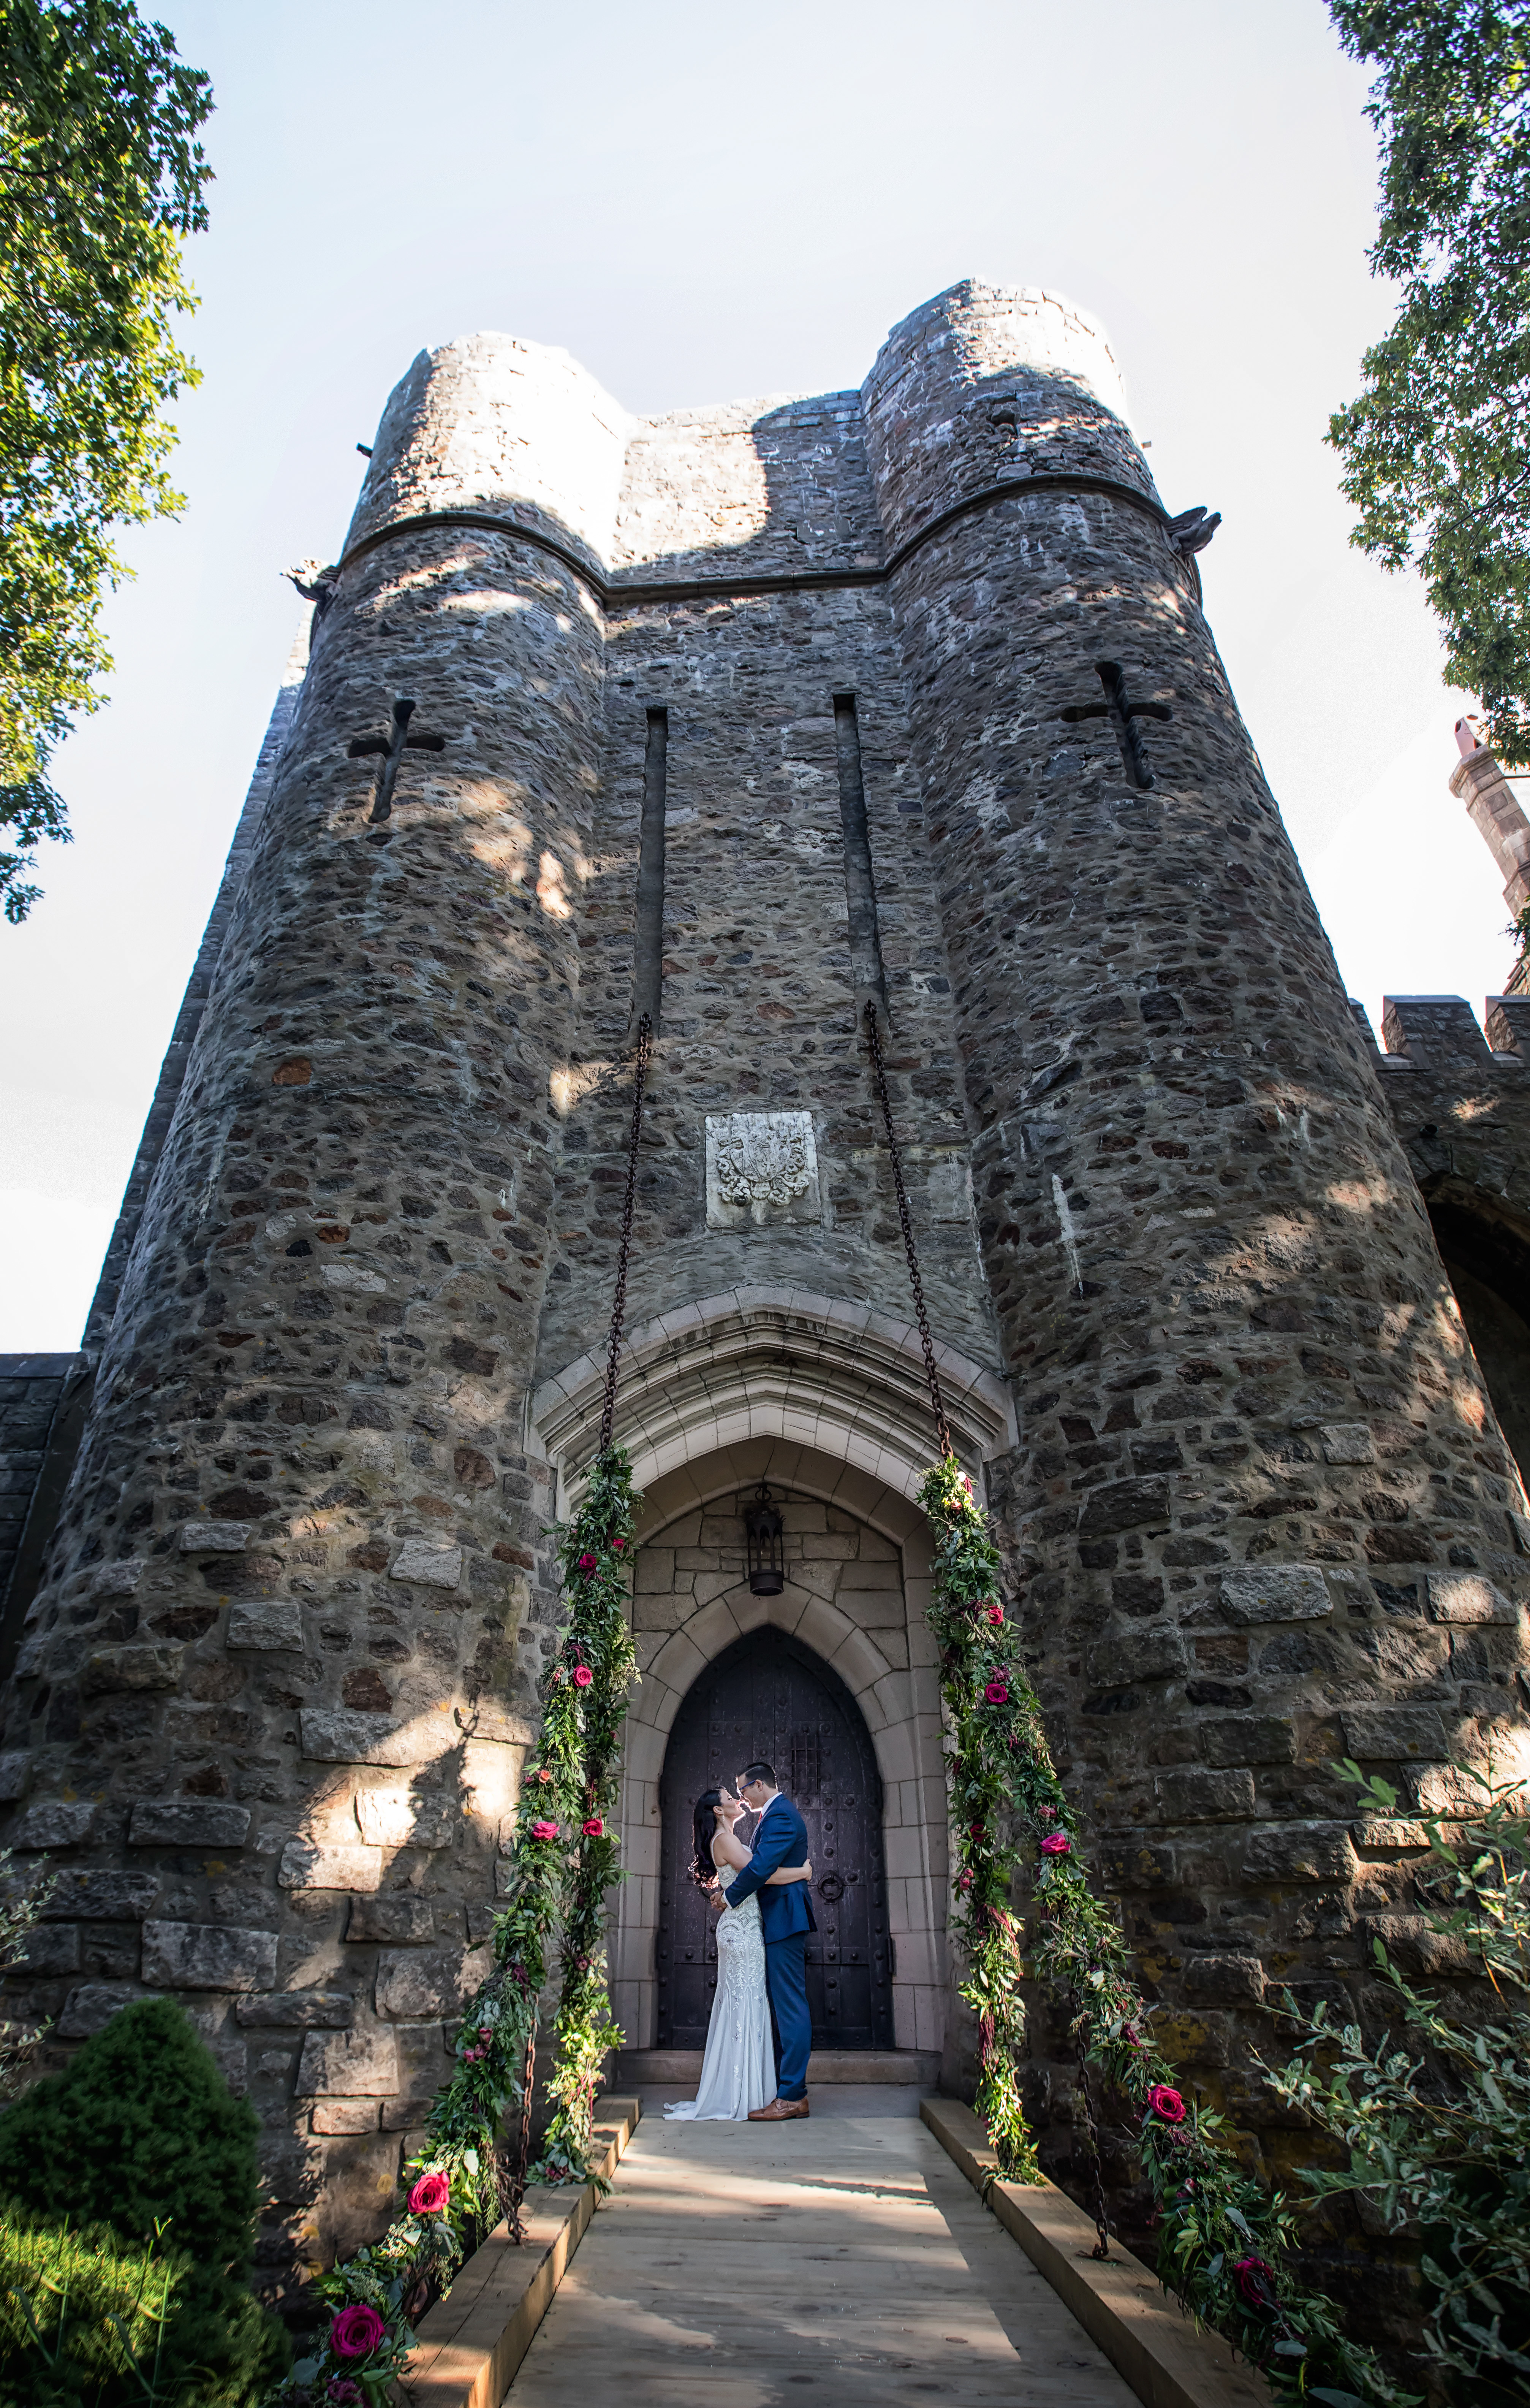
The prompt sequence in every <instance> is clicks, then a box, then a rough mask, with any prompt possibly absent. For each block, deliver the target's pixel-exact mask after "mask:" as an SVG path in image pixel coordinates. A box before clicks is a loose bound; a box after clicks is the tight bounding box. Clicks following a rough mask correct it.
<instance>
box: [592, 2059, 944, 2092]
mask: <svg viewBox="0 0 1530 2408" xmlns="http://www.w3.org/2000/svg"><path fill="white" fill-rule="evenodd" d="M939 2079H940V2052H939V2050H938V2049H934V2048H815V2049H814V2051H813V2053H812V2056H811V2057H809V2058H808V2088H809V2090H816V2089H817V2088H818V2086H819V2085H820V2083H822V2082H833V2083H841V2082H857V2083H885V2082H900V2083H901V2082H912V2083H915V2084H917V2085H918V2086H919V2088H920V2089H921V2090H933V2089H934V2088H935V2085H936V2084H937V2082H938V2081H939ZM700 2080H701V2051H700V2049H699V2048H624V2049H622V2050H621V2051H620V2052H619V2054H618V2056H617V2060H616V2077H615V2085H614V2086H615V2087H616V2088H617V2089H618V2090H622V2091H627V2090H646V2089H649V2088H658V2087H663V2086H665V2085H676V2084H678V2085H679V2087H678V2088H671V2089H670V2096H671V2098H674V2099H683V2098H684V2097H685V2094H686V2090H687V2088H689V2090H690V2093H691V2096H692V2097H693V2098H694V2096H695V2091H696V2085H697V2084H698V2083H699V2082H700Z"/></svg>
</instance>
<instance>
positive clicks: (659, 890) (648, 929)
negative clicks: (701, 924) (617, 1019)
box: [632, 703, 669, 1036]
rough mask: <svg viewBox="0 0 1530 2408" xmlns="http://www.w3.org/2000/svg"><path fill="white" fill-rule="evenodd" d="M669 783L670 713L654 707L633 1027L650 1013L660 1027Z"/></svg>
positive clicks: (641, 845)
mask: <svg viewBox="0 0 1530 2408" xmlns="http://www.w3.org/2000/svg"><path fill="white" fill-rule="evenodd" d="M668 779H669V713H668V711H667V710H665V709H664V708H663V706H662V705H661V704H658V703H651V704H650V706H649V714H648V745H647V749H646V751H645V753H644V754H643V813H642V819H641V822H640V824H639V827H638V834H637V925H636V934H635V937H634V940H633V967H632V1027H633V1030H634V1031H636V1027H637V1024H638V1022H639V1021H640V1020H641V1019H642V1017H643V1014H644V1012H645V1011H646V1012H647V1014H648V1016H649V1018H650V1020H651V1022H652V1024H653V1030H654V1034H655V1036H657V1034H658V1029H659V993H660V988H661V986H662V983H663V980H664V934H665V927H664V923H665V790H666V787H667V784H668Z"/></svg>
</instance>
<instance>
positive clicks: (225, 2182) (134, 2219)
mask: <svg viewBox="0 0 1530 2408" xmlns="http://www.w3.org/2000/svg"><path fill="white" fill-rule="evenodd" d="M258 2131H259V2123H258V2120H257V2118H256V2115H255V2111H254V2109H253V2108H252V2107H251V2106H250V2104H249V2102H248V2100H239V2099H236V2098H234V2097H233V2095H232V2093H231V2092H230V2090H229V2087H228V2085H227V2084H226V2083H225V2082H224V2080H223V2078H222V2074H221V2073H220V2072H219V2071H218V2068H217V2066H216V2065H215V2064H214V2063H213V2060H212V2057H211V2055H210V2054H209V2052H208V2050H207V2048H206V2046H205V2045H204V2044H203V2042H202V2041H201V2040H200V2038H199V2037H198V2035H197V2033H196V2031H195V2030H194V2028H193V2026H192V2024H191V2023H190V2022H189V2020H188V2019H187V2017H186V2015H185V2014H183V2013H182V2012H181V2010H180V2008H179V2007H177V2006H174V2005H172V2004H171V2002H170V2001H169V2000H166V1999H150V2000H143V2001H141V2002H140V2003H139V2004H138V2005H136V2006H132V2007H128V2008H125V2009H124V2010H123V2011H122V2014H118V2015H114V2016H113V2017H112V2020H111V2022H110V2023H109V2024H107V2027H106V2028H105V2030H104V2031H100V2032H98V2033H97V2034H96V2035H95V2037H94V2039H93V2040H90V2041H87V2042H86V2043H85V2045H84V2047H83V2048H82V2049H81V2050H80V2051H79V2056H78V2057H75V2059H74V2060H73V2062H72V2063H71V2064H70V2065H69V2066H67V2067H66V2068H65V2070H64V2072H62V2073H58V2074H53V2075H50V2077H49V2079H48V2080H47V2081H44V2082H39V2083H37V2084H36V2085H34V2087H33V2088H32V2089H30V2090H28V2091H26V2092H25V2093H23V2095H22V2097H21V2099H19V2100H17V2102H16V2104H15V2105H14V2106H13V2107H11V2108H9V2109H8V2110H7V2112H6V2114H4V2115H0V2200H7V2201H8V2202H9V2203H11V2204H12V2205H13V2206H14V2207H18V2208H21V2209H28V2210H31V2211H32V2212H33V2213H34V2214H38V2215H41V2216H46V2217H48V2218H50V2219H51V2220H53V2221H54V2222H55V2223H58V2224H61V2225H62V2224H64V2223H68V2224H70V2225H72V2226H74V2227H76V2228H78V2227H79V2226H82V2225H87V2224H102V2225H106V2226H107V2227H109V2229H111V2230H112V2231H113V2232H115V2233H116V2234H117V2235H118V2236H119V2238H120V2239H121V2240H122V2241H123V2242H124V2243H127V2244H128V2246H129V2247H130V2248H133V2249H138V2250H147V2249H150V2248H151V2247H152V2246H153V2244H154V2243H155V2242H156V2240H159V2239H163V2241H164V2244H165V2246H167V2247H168V2248H169V2249H171V2250H172V2251H173V2252H175V2254H176V2257H177V2259H178V2261H179V2264H180V2270H181V2271H180V2278H179V2283H178V2286H177V2288H176V2294H175V2299H174V2303H173V2307H172V2311H171V2315H170V2321H169V2323H168V2325H167V2327H166V2330H165V2335H164V2352H163V2358H162V2371H163V2379H164V2384H165V2385H166V2386H170V2387H168V2388H167V2389H166V2391H165V2394H164V2396H165V2397H172V2396H174V2394H173V2386H174V2385H175V2384H176V2383H178V2382H182V2381H186V2382H191V2381H193V2379H194V2381H195V2383H196V2384H197V2385H198V2386H200V2387H199V2388H197V2389H196V2390H195V2393H194V2396H195V2398H196V2399H197V2400H198V2401H206V2402H207V2403H208V2408H213V2403H217V2408H243V2403H244V2402H246V2401H255V2400H258V2399H259V2398H260V2397H261V2393H262V2390H263V2388H264V2386H265V2385H266V2384H268V2383H269V2382H271V2381H273V2380H274V2379H275V2378H276V2377H277V2376H278V2375H279V2372H280V2370H281V2367H282V2364H283V2362H284V2359H285V2355H286V2348H285V2342H284V2340H283V2338H282V2335H281V2333H280V2329H279V2327H277V2326H276V2324H275V2321H274V2319H272V2318H270V2317H268V2316H267V2315H265V2313H264V2312H263V2311H262V2309H261V2308H260V2307H259V2306H258V2305H257V2303H256V2302H255V2300H253V2299H252V2298H251V2296H250V2291H249V2289H248V2287H247V2277H248V2274H249V2270H250V2253H251V2249H252V2245H253V2240H254V2227H255V2215H256V2209H257V2204H258V2185H257V2174H256V2162H255V2143H256V2135H257V2133H258Z"/></svg>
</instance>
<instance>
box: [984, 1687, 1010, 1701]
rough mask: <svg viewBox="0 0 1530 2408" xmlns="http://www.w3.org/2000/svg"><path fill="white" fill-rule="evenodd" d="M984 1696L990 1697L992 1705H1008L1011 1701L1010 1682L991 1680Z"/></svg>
mask: <svg viewBox="0 0 1530 2408" xmlns="http://www.w3.org/2000/svg"><path fill="white" fill-rule="evenodd" d="M983 1696H984V1697H985V1698H986V1699H988V1702H989V1704H990V1705H991V1706H1007V1705H1008V1702H1009V1684H1008V1681H990V1682H989V1684H988V1686H987V1688H986V1689H985V1690H984V1691H983Z"/></svg>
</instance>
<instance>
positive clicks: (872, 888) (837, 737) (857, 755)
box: [834, 694, 887, 1020]
mask: <svg viewBox="0 0 1530 2408" xmlns="http://www.w3.org/2000/svg"><path fill="white" fill-rule="evenodd" d="M834 749H835V753H836V758H837V760H838V764H839V821H840V825H841V826H842V827H843V829H844V832H845V900H846V902H847V903H848V904H849V906H850V962H851V977H852V978H853V980H854V982H855V1012H856V1018H857V1020H859V1018H860V1015H861V1011H862V1008H863V1006H864V1005H865V999H866V997H867V996H874V997H875V998H876V1001H877V1003H878V1005H879V1009H880V1011H882V1012H883V1013H884V1014H885V1012H886V1011H887V978H886V974H885V972H884V971H883V968H882V948H881V938H880V936H879V933H878V928H877V887H876V882H875V880H874V878H873V876H872V872H871V839H870V836H869V834H868V832H867V828H866V809H865V776H864V775H863V772H862V768H861V728H860V722H859V721H858V719H857V718H856V714H855V696H854V695H852V694H836V695H835V698H834Z"/></svg>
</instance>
